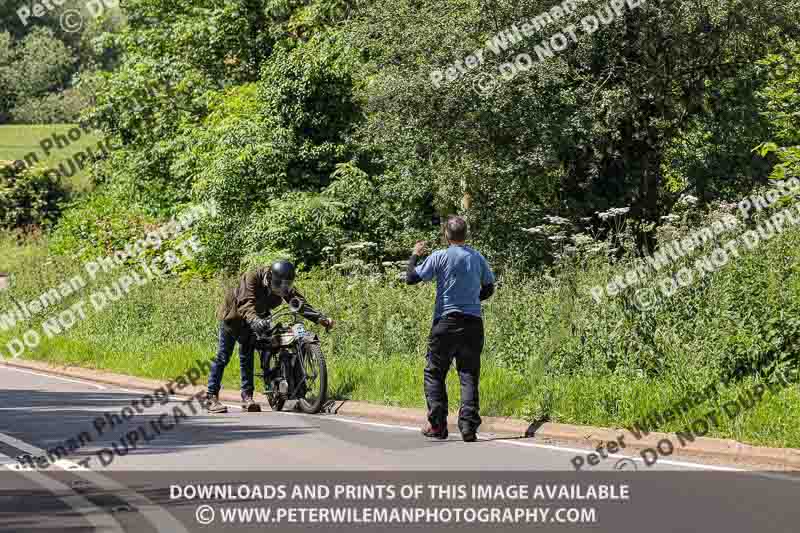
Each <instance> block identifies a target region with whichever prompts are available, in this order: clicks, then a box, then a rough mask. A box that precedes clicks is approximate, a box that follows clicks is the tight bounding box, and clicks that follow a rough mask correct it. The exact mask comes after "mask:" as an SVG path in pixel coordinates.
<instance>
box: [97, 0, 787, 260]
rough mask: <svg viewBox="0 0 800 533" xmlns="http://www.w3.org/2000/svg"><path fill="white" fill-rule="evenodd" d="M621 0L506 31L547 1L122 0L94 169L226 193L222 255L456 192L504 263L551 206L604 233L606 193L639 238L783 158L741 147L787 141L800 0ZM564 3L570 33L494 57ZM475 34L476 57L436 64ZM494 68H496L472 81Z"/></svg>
mask: <svg viewBox="0 0 800 533" xmlns="http://www.w3.org/2000/svg"><path fill="white" fill-rule="evenodd" d="M631 5H632V6H633V7H629V6H625V7H624V8H623V9H622V10H621V11H620V13H619V14H617V16H614V13H613V12H612V11H610V8H609V7H608V5H607V4H606V3H605V2H601V1H596V0H592V1H587V2H582V3H579V4H578V6H577V8H576V10H575V11H574V12H572V13H566V14H564V16H563V17H562V18H561V19H558V18H557V17H556V19H557V20H554V21H552V23H551V24H548V25H544V27H542V28H540V29H538V30H535V31H530V32H527V34H526V35H521V36H520V37H521V39H518V42H515V43H513V42H512V43H510V46H506V47H505V48H507V49H503V48H504V47H503V46H500V47H499V48H498V46H497V44H494V45H492V44H491V43H492V42H493V41H494V42H495V43H496V42H497V39H498V37H495V35H496V34H498V32H502V31H504V30H506V29H510V28H512V26H513V25H515V24H517V25H521V24H522V21H528V20H529V19H530V18H531V17H532V16H534V15H537V14H539V13H540V12H544V11H547V10H548V9H550V8H551V7H552V6H551V5H550V4H548V3H547V2H542V1H539V0H534V1H527V2H523V3H522V4H520V3H519V2H502V1H501V2H494V3H492V4H491V5H485V4H481V3H478V2H468V3H466V4H464V3H463V2H462V3H453V2H435V3H428V4H420V3H418V2H414V1H411V0H400V1H395V0H392V1H385V0H375V1H372V2H335V1H334V2H317V1H262V0H236V1H232V2H220V1H214V0H206V1H204V2H200V3H198V2H195V1H188V0H184V1H179V2H166V1H161V0H133V1H131V2H129V3H128V4H127V9H126V14H127V19H128V21H129V25H128V26H127V28H126V29H125V30H124V31H123V32H122V33H121V34H119V35H118V36H115V37H114V38H113V41H114V48H115V49H119V50H122V51H123V57H122V61H121V64H120V66H119V68H118V69H116V70H114V71H113V72H109V73H104V74H103V75H102V76H101V78H100V79H99V80H97V83H98V88H97V106H96V108H95V111H94V117H93V118H95V119H96V120H98V121H99V123H100V124H102V126H103V128H104V129H105V130H106V131H107V132H108V133H109V134H110V135H113V136H115V137H117V138H118V139H119V141H120V142H119V144H120V145H121V146H122V147H121V149H120V150H117V151H115V152H114V153H113V154H112V155H111V157H110V158H109V159H108V161H107V162H106V163H105V164H104V165H102V166H101V167H100V168H98V169H97V173H96V174H97V175H96V181H97V183H99V184H102V185H103V187H104V190H105V194H108V195H109V196H112V197H114V198H117V200H116V201H120V202H134V203H136V204H139V205H142V206H143V207H144V208H145V209H148V210H149V211H150V212H151V213H152V214H153V215H156V216H160V215H165V214H169V213H170V212H171V211H172V210H173V209H174V206H175V205H176V204H178V203H184V202H188V201H201V200H206V199H209V198H213V199H215V200H217V201H219V202H220V205H221V206H223V209H224V216H223V217H221V218H220V219H218V220H216V221H215V222H214V223H213V224H207V225H205V226H204V232H205V240H206V241H207V242H208V243H209V244H210V249H209V253H208V255H207V257H206V261H207V262H208V264H209V265H211V266H213V267H214V268H217V269H227V270H238V269H239V268H241V267H242V265H244V264H247V263H250V262H251V261H252V260H253V258H258V260H261V259H264V258H266V257H272V256H276V255H285V256H290V257H294V258H295V259H297V260H299V261H301V262H302V263H304V264H306V265H307V266H312V265H313V264H317V263H320V262H321V261H322V260H323V258H325V257H328V256H329V255H330V253H327V252H323V248H332V249H333V250H334V251H335V252H334V255H337V253H338V252H339V251H341V249H342V246H343V245H344V244H346V243H347V242H356V241H367V242H374V243H375V246H376V247H375V249H374V254H373V255H374V258H375V259H381V258H383V259H395V258H399V257H402V256H403V255H404V254H405V250H406V249H407V247H408V245H409V243H411V242H412V241H413V240H414V239H416V238H423V237H428V238H430V237H434V238H435V233H434V232H435V230H436V225H435V224H436V221H437V220H439V219H440V217H441V215H444V214H447V213H452V212H457V211H458V212H462V213H463V214H466V215H467V216H468V217H469V219H470V222H471V225H472V228H473V230H474V234H473V237H474V238H475V240H476V242H478V243H479V245H480V246H481V247H482V249H484V250H485V251H486V253H487V254H488V255H490V256H491V259H492V260H494V261H495V262H499V263H500V264H501V265H516V266H517V267H518V268H523V269H529V268H535V267H537V266H539V265H542V264H544V263H549V262H552V261H553V259H554V253H553V247H552V246H550V243H548V242H542V241H541V240H537V239H535V238H532V237H531V235H530V234H529V233H526V232H525V231H523V230H524V229H527V228H531V227H533V226H536V225H538V224H542V223H544V222H545V221H546V220H547V217H551V216H559V217H565V218H567V219H569V220H571V221H573V223H574V224H575V226H576V228H575V229H576V231H579V232H580V231H583V232H592V233H593V234H594V236H595V237H597V238H599V239H604V238H606V237H607V236H608V235H609V234H611V233H613V227H612V225H610V224H609V223H608V222H607V221H605V220H602V219H601V218H600V217H598V213H600V212H604V211H606V210H608V209H610V208H613V207H629V208H630V210H629V211H628V214H627V218H628V225H629V227H631V228H632V229H633V235H634V246H633V248H632V249H631V250H630V251H631V252H632V253H634V254H641V253H644V252H647V251H652V250H653V249H654V248H655V247H656V246H657V242H656V241H657V238H656V236H657V234H658V226H660V225H661V224H662V220H663V217H665V216H668V215H670V214H671V213H672V211H673V210H674V209H675V205H676V201H677V200H678V199H679V198H680V197H681V195H682V194H686V193H691V194H693V195H694V196H696V197H697V198H699V200H700V203H699V209H702V208H703V207H704V206H705V205H706V204H707V203H708V202H711V201H713V200H715V199H733V198H737V197H739V196H741V195H742V194H744V193H746V192H747V191H749V190H751V189H752V188H753V187H754V186H756V185H758V184H763V183H765V182H766V181H767V178H768V176H769V175H770V173H771V172H772V171H773V166H774V164H775V162H776V161H775V159H774V158H773V157H772V156H769V155H768V152H769V149H771V148H773V147H777V146H778V145H773V144H767V145H763V146H762V149H761V150H760V151H759V152H753V149H754V148H755V147H756V146H759V145H762V143H764V142H765V141H770V142H771V141H772V140H773V139H778V140H779V141H780V142H793V141H791V139H789V137H790V136H791V132H796V129H793V128H794V125H791V126H789V137H787V132H786V128H787V126H786V125H785V124H784V123H785V122H786V117H785V116H784V117H783V118H781V117H780V116H779V113H778V112H777V111H776V108H775V106H779V107H781V106H782V109H784V111H783V112H784V114H787V113H788V114H789V115H791V113H789V112H787V111H785V110H786V109H789V108H790V107H791V104H792V101H791V97H789V96H787V92H786V90H785V87H784V85H787V84H788V85H791V84H792V83H793V80H794V82H795V83H796V76H797V70H796V67H795V66H794V63H792V62H789V63H785V62H786V61H789V57H790V55H791V50H792V46H793V45H792V44H791V42H792V41H791V39H792V38H794V37H796V35H794V32H796V29H797V27H798V17H799V16H800V15H798V13H800V9H798V8H800V4H798V2H797V1H796V0H792V1H789V2H781V1H767V2H758V3H756V2H751V1H749V0H746V1H739V0H729V1H725V2H716V3H714V4H713V5H706V4H698V3H696V2H688V1H678V2H647V3H641V4H637V3H636V2H632V3H631ZM604 10H605V11H604ZM604 13H606V14H608V13H610V14H611V20H610V22H609V23H608V24H601V25H600V27H599V28H598V29H597V31H594V32H588V31H585V30H583V29H582V28H583V26H582V19H583V18H584V17H586V16H589V15H592V14H595V15H598V16H600V15H603V14H604ZM605 18H606V19H607V18H608V16H607V15H606V16H605ZM569 23H572V24H574V25H575V27H576V28H578V29H577V30H576V31H577V35H576V37H577V38H576V39H574V41H575V42H571V41H570V43H569V46H568V47H566V49H564V50H563V51H559V52H557V53H553V54H552V57H547V54H545V56H543V59H542V60H540V61H538V60H537V61H534V63H533V65H532V66H531V68H530V69H529V70H528V71H527V72H525V73H524V75H518V76H515V77H514V78H513V79H510V80H504V79H502V77H500V75H499V74H498V72H497V67H498V65H500V64H502V63H503V62H504V61H512V60H514V58H515V56H516V54H519V53H521V52H527V53H529V54H531V56H532V57H536V53H535V51H536V50H541V49H542V46H543V45H542V43H543V42H545V43H550V42H552V39H551V37H552V35H554V34H556V33H558V32H559V31H561V28H562V27H564V26H566V25H567V24H569ZM509 31H510V30H509ZM503 35H505V36H504V37H503V39H502V40H504V41H513V39H510V37H511V33H507V34H501V37H502V36H503ZM487 39H488V40H489V44H487ZM482 46H483V47H486V48H487V49H486V50H485V54H484V59H485V61H484V62H483V64H481V65H479V66H478V67H477V68H475V69H474V70H468V71H467V72H466V73H465V74H464V75H462V76H460V77H458V79H456V80H454V81H450V82H447V83H443V84H439V86H438V87H437V86H436V85H437V84H434V83H432V81H431V80H432V72H434V71H437V70H440V69H446V68H447V66H448V64H450V63H452V62H453V61H456V60H459V59H461V58H463V57H465V56H467V55H469V54H470V53H472V52H473V51H474V50H475V49H477V48H480V47H482ZM547 46H548V47H549V46H550V45H549V44H548V45H547ZM537 47H538V48H537ZM490 48H497V54H495V53H494V52H491V51H490V50H489V49H490ZM765 58H766V59H765ZM762 60H763V61H762ZM781 65H783V66H781ZM786 65H789V66H786ZM781 68H783V69H784V72H783V73H782V74H781V73H780V72H779V71H780V69H781ZM486 75H492V76H495V78H497V81H498V83H497V84H496V85H497V86H496V87H495V89H494V90H493V91H492V92H490V93H486V92H484V93H482V94H478V93H476V92H475V91H474V90H473V88H474V86H475V83H476V77H477V76H486ZM787 99H788V100H787ZM770 102H771V103H770ZM770 106H771V107H770ZM776 113H778V114H776ZM781 146H784V145H781ZM782 154H783V155H782V157H789V154H790V152H786V151H784V152H782ZM779 168H780V167H779ZM287 195H288V196H287ZM305 220H313V221H314V224H312V225H307V224H303V223H300V224H298V221H305ZM298 225H304V226H305V228H306V229H305V230H304V231H301V232H299V233H298V230H295V229H292V226H298Z"/></svg>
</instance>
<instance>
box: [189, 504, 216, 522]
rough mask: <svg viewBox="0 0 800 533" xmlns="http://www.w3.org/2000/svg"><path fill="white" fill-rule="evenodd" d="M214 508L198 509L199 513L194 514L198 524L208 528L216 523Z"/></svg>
mask: <svg viewBox="0 0 800 533" xmlns="http://www.w3.org/2000/svg"><path fill="white" fill-rule="evenodd" d="M214 514H215V513H214V508H213V507H211V506H210V505H201V506H200V507H198V508H197V511H195V513H194V517H195V518H196V519H197V523H198V524H201V525H204V526H207V525H208V524H210V523H211V522H213V521H214Z"/></svg>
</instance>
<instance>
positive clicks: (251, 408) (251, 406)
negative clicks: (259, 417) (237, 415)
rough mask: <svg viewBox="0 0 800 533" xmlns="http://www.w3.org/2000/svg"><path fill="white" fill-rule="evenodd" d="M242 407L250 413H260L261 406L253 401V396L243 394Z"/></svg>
mask: <svg viewBox="0 0 800 533" xmlns="http://www.w3.org/2000/svg"><path fill="white" fill-rule="evenodd" d="M242 409H243V410H245V411H247V412H248V413H260V412H261V406H260V405H258V404H257V403H256V402H255V401H253V396H251V395H242Z"/></svg>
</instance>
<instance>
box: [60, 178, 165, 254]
mask: <svg viewBox="0 0 800 533" xmlns="http://www.w3.org/2000/svg"><path fill="white" fill-rule="evenodd" d="M154 226H155V219H154V218H153V217H150V216H148V215H147V214H146V213H145V212H144V210H143V209H141V208H140V207H139V206H137V205H135V204H128V203H125V202H122V201H120V200H118V199H117V198H115V197H113V196H110V195H106V194H103V193H102V192H98V193H95V194H92V195H90V196H87V197H85V198H83V199H81V200H79V201H77V202H75V203H74V204H73V205H71V206H70V208H69V209H68V210H67V211H66V212H65V214H64V216H63V217H62V218H61V220H60V221H59V223H58V226H57V227H56V228H55V231H54V232H53V235H52V238H51V240H50V249H51V251H52V252H54V253H56V254H65V255H69V256H72V257H77V258H80V259H84V260H89V259H94V258H95V257H97V256H98V255H107V254H109V253H112V252H114V251H116V250H121V249H123V248H124V247H125V245H126V244H129V243H131V242H135V241H136V240H137V239H140V238H142V236H143V235H145V233H146V232H147V231H148V230H150V229H153V228H154Z"/></svg>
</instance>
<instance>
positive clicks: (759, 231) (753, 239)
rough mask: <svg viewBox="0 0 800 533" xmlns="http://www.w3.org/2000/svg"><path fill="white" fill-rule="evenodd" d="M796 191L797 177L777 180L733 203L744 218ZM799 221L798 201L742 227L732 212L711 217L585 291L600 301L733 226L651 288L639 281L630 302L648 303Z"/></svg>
mask: <svg viewBox="0 0 800 533" xmlns="http://www.w3.org/2000/svg"><path fill="white" fill-rule="evenodd" d="M798 193H800V180H799V179H797V178H791V179H789V180H786V181H785V182H784V181H778V182H775V183H774V187H773V188H772V189H770V190H769V191H768V192H767V193H766V194H765V195H764V196H753V197H750V198H745V199H744V200H742V201H740V202H739V204H738V209H739V212H740V213H741V214H742V217H743V219H747V218H749V217H750V215H751V214H752V213H753V212H755V211H762V210H766V209H768V208H770V207H771V206H772V205H774V204H775V203H776V202H777V201H778V200H780V199H781V198H786V197H791V196H793V195H795V194H798ZM797 224H800V204H795V205H792V206H789V207H787V208H785V209H782V210H781V211H778V212H776V213H774V214H773V215H772V216H771V217H769V219H768V220H765V221H763V222H762V223H760V224H758V225H757V227H756V228H755V229H754V230H748V231H745V232H743V233H742V231H741V226H742V224H741V222H740V221H739V220H738V219H737V218H736V217H734V216H733V215H730V216H727V217H724V218H723V219H722V220H720V221H716V222H714V223H713V224H712V225H711V226H710V227H705V228H701V229H700V230H697V231H694V232H693V233H692V234H690V235H688V236H686V237H684V238H683V239H680V240H676V241H673V242H668V243H665V244H663V245H661V246H660V247H659V248H658V250H656V252H655V253H653V254H652V255H647V256H645V258H644V261H642V262H640V264H639V265H638V266H636V267H634V268H631V269H628V271H627V272H626V273H625V274H624V275H620V276H617V277H615V278H614V279H612V280H611V281H609V282H608V284H607V285H605V286H596V287H593V288H592V289H591V290H590V291H589V292H590V293H591V295H592V298H593V299H594V301H595V302H597V303H600V302H602V301H603V298H604V296H608V297H614V296H617V295H619V294H621V293H622V292H623V291H624V290H625V289H628V288H631V287H635V286H637V285H640V284H644V283H646V282H647V280H648V274H650V273H652V272H659V271H660V270H662V269H663V268H665V267H666V266H668V265H670V264H672V263H674V262H676V261H678V260H680V259H681V258H684V257H688V256H689V255H690V254H691V253H692V252H694V251H695V250H697V249H699V248H701V247H702V246H703V245H705V244H706V243H708V242H713V241H714V240H715V239H716V238H718V237H720V236H722V235H723V234H725V233H726V232H733V231H736V232H739V233H740V234H739V235H737V236H736V237H735V238H732V239H729V240H728V241H726V242H725V243H724V244H721V245H719V246H716V247H715V248H714V249H713V250H712V251H711V252H710V253H708V254H706V255H704V256H702V257H700V258H698V259H696V260H695V262H694V265H693V266H691V267H683V268H681V269H679V270H678V271H677V272H676V273H675V274H673V275H671V276H664V277H663V278H661V279H659V280H658V281H657V282H656V283H655V286H656V287H655V288H653V287H644V288H641V289H638V290H637V291H636V292H635V294H634V304H635V305H636V306H637V307H639V308H640V309H642V310H647V309H651V308H653V307H654V306H656V305H657V304H658V303H659V302H660V301H662V300H663V299H664V298H670V297H671V296H673V295H675V294H676V293H677V292H678V290H679V289H681V288H685V287H689V286H691V285H692V284H693V283H695V282H696V281H698V280H700V279H702V278H704V277H705V276H707V275H708V274H711V273H714V272H717V271H719V270H720V269H722V268H723V267H724V266H725V265H727V264H728V263H729V262H730V259H731V258H738V257H740V250H742V249H744V250H747V251H752V250H755V249H756V248H757V247H758V246H759V245H760V244H761V243H763V242H766V241H768V240H770V239H772V238H773V237H775V236H777V235H780V234H781V233H783V232H784V231H785V230H786V229H788V228H789V227H791V226H793V225H797Z"/></svg>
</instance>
